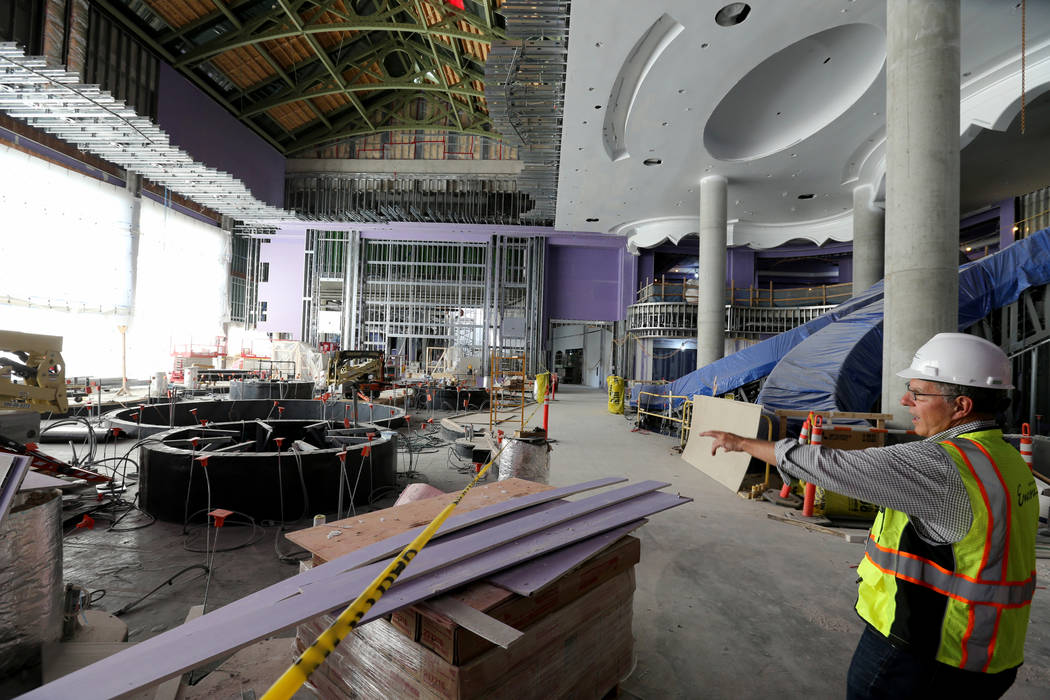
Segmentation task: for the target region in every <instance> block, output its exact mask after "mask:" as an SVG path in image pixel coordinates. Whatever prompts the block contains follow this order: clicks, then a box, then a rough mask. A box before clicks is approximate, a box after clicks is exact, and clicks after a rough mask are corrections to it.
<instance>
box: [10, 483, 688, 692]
mask: <svg viewBox="0 0 1050 700" xmlns="http://www.w3.org/2000/svg"><path fill="white" fill-rule="evenodd" d="M622 481H623V480H622V479H614V478H609V479H599V480H596V481H592V482H587V483H584V484H577V485H575V486H568V487H561V488H549V487H546V486H543V485H540V484H533V483H530V482H520V481H518V482H514V480H509V479H508V480H506V481H501V482H497V483H494V484H490V485H487V486H485V487H482V488H479V489H476V490H475V491H473V492H472V493H471V495H468V496H467V498H465V499H464V500H463V502H462V503H461V504H460V506H459V508H464V506H466V508H464V511H465V512H463V511H459V510H458V509H457V514H455V515H453V516H452V517H450V518H448V519H447V520H446V521H445V523H444V525H443V526H442V527H441V529H440V530H439V532H438V534H437V535H436V536H435V538H434V539H433V540H431V542H430V543H429V544H427V546H426V547H424V548H423V549H422V550H420V551H419V553H418V554H416V555H415V557H414V558H413V559H412V562H411V564H410V565H409V566H408V567H407V568H406V569H405V570H404V572H403V573H402V574H401V576H400V577H399V578H398V581H397V584H396V585H394V586H393V587H391V589H390V590H389V591H388V592H387V593H386V594H385V595H384V596H383V597H382V598H380V599H379V600H378V601H377V602H376V604H375V605H374V606H373V607H372V608H371V610H370V611H369V612H368V613H367V614H366V615H365V616H364V617H363V618H362V620H361V625H367V624H368V623H373V624H376V625H379V627H377V628H376V629H377V630H378V631H377V632H375V635H379V634H380V633H381V630H384V629H386V628H385V627H384V625H386V624H387V623H386V622H385V621H384V620H382V618H383V617H384V616H388V615H391V614H392V613H393V612H395V611H397V610H401V609H402V608H405V607H410V606H413V605H416V604H418V603H421V602H422V601H427V600H433V599H435V598H438V597H440V596H442V594H444V593H448V592H450V591H454V590H456V589H459V588H461V587H463V586H464V585H466V584H468V583H471V582H475V581H479V580H483V579H485V578H486V577H493V578H492V581H494V582H496V584H495V585H501V586H503V587H505V588H507V589H508V590H511V591H513V590H514V589H513V588H512V587H511V586H519V587H520V588H519V589H518V591H516V593H517V595H523V596H530V595H532V594H533V593H536V592H538V591H539V592H542V590H543V588H544V586H546V585H549V584H550V583H552V582H553V581H554V580H556V579H558V578H561V577H562V576H563V575H565V574H566V573H568V572H569V571H572V570H573V569H575V568H576V567H577V566H579V565H580V564H581V563H583V562H584V561H586V560H587V559H589V558H590V557H593V556H594V555H595V554H596V553H598V552H599V551H601V550H604V549H606V547H608V546H609V545H610V544H612V542H610V541H609V539H610V538H613V539H614V540H615V539H619V537H622V536H623V535H624V534H625V533H626V532H629V531H631V530H633V529H635V528H637V527H639V526H640V525H641V524H643V523H644V522H645V520H644V519H645V518H646V517H648V516H650V515H652V514H654V513H657V512H659V511H662V510H666V509H668V508H673V507H675V506H678V505H681V504H683V503H687V502H688V501H689V499H686V498H681V497H679V496H676V495H674V494H669V493H661V492H659V489H661V488H663V487H665V486H668V484H664V483H660V482H654V481H645V482H640V483H637V484H631V485H628V486H619V487H616V488H612V489H609V490H605V491H602V492H599V493H596V494H594V495H583V496H581V497H579V498H578V499H577V500H574V501H564V500H561V499H563V498H565V497H566V496H571V495H574V494H582V493H583V492H585V491H588V490H592V489H597V488H602V487H606V486H609V485H611V484H617V483H618V482H622ZM512 482H514V483H512ZM518 493H525V495H518V496H517V497H513V495H514V494H518ZM452 498H453V496H451V495H450V496H440V497H437V498H434V499H426V500H423V501H416V502H413V503H407V504H405V505H402V506H397V508H394V509H387V510H386V511H379V512H376V513H372V514H369V515H368V516H361V517H360V518H350V519H348V520H347V521H340V522H337V523H333V524H331V525H327V526H321V528H320V532H323V534H321V539H323V540H324V541H325V543H328V544H332V543H336V542H339V543H345V544H340V545H339V546H345V547H351V546H355V544H354V543H356V549H353V550H351V551H347V553H345V554H342V555H341V556H338V557H337V558H334V559H332V560H330V561H327V563H321V564H319V565H317V566H313V567H312V568H309V569H307V570H305V571H303V572H302V573H300V574H298V575H296V576H292V577H291V578H288V579H285V580H284V581H281V582H280V583H277V584H274V585H272V586H269V587H267V588H264V589H262V590H260V591H257V592H256V593H252V594H251V595H248V596H245V597H244V598H241V599H240V600H237V601H234V602H233V603H230V604H229V605H226V606H224V607H222V608H219V609H218V610H214V611H212V612H209V613H208V614H206V615H203V616H201V617H198V618H196V619H195V620H190V621H188V622H186V623H185V624H183V625H181V626H179V627H176V628H174V629H172V630H169V631H167V632H164V633H162V634H159V635H157V636H156V637H153V638H151V639H147V640H145V641H143V642H140V643H139V644H136V645H134V646H133V647H131V648H129V649H125V650H123V651H121V652H119V653H117V654H114V655H113V656H110V657H108V658H107V659H104V660H103V661H100V662H98V663H95V664H93V665H91V666H88V667H87V668H84V669H81V670H79V671H74V672H73V673H70V674H69V675H66V676H63V677H62V678H59V679H58V680H56V681H54V682H52V683H48V684H47V685H44V686H42V687H40V688H38V689H36V690H34V691H31V692H29V693H27V694H26V695H25V696H24V697H25V698H30V699H31V698H68V697H77V696H78V695H79V694H80V693H81V692H82V690H83V689H84V688H91V689H92V694H93V695H94V696H97V697H118V696H121V695H124V694H127V693H131V692H133V691H135V690H137V689H139V688H142V687H146V686H149V685H152V684H155V683H157V682H159V681H162V680H165V679H167V678H172V677H175V676H178V675H180V674H182V673H184V672H185V671H187V670H190V669H193V668H196V667H198V666H201V665H203V664H206V663H208V662H209V661H212V660H214V659H217V658H221V657H225V656H227V655H229V654H231V653H232V652H234V651H236V650H237V649H240V648H242V647H245V646H247V645H248V644H251V643H252V642H254V641H257V640H259V639H263V638H265V637H268V636H271V635H273V634H274V633H276V632H277V631H279V630H282V629H286V628H289V627H292V626H294V625H299V624H304V623H305V624H317V625H321V624H324V621H323V619H322V620H320V621H316V620H315V618H318V617H319V616H324V615H326V614H328V613H330V612H331V611H333V610H338V609H341V608H343V607H345V606H346V605H347V604H348V603H349V602H350V601H351V600H353V599H354V598H356V597H357V595H358V594H360V593H361V592H362V591H364V590H365V589H366V588H367V586H368V584H369V583H370V582H371V581H372V580H374V579H375V578H376V576H378V575H379V574H380V573H381V572H382V571H383V570H384V569H385V568H386V565H387V562H388V561H389V560H390V559H391V558H392V557H393V556H394V555H396V554H397V552H399V551H400V550H401V549H402V548H404V547H405V546H406V545H408V544H409V543H410V542H411V541H412V540H413V539H414V538H415V537H416V535H417V534H418V533H419V532H420V531H421V529H422V527H423V526H424V525H426V524H427V523H428V522H429V520H430V517H432V515H431V516H430V517H427V515H426V514H424V513H423V511H422V510H421V508H420V506H421V504H426V503H427V502H428V501H436V502H438V503H435V504H431V507H433V508H436V510H434V511H433V514H436V513H437V512H438V511H439V510H440V509H441V508H442V507H443V506H444V505H445V503H446V502H447V501H446V499H449V500H450V499H452ZM503 499H509V500H503ZM468 500H470V503H469V504H468ZM365 518H369V519H370V520H371V521H372V525H373V526H374V528H373V529H372V530H371V531H369V532H365V531H364V530H363V527H362V526H363V525H365V524H366V523H361V522H357V521H358V520H364V519H365ZM355 527H357V529H356V530H355V529H354V528H355ZM311 530H316V528H311ZM382 530H385V532H383V531H382ZM337 531H338V532H339V533H340V534H339V535H331V534H330V533H332V532H337ZM301 532H310V531H301ZM293 534H299V533H293ZM318 534H319V533H318V532H314V533H311V537H316V536H317V535H318ZM304 537H305V536H304ZM384 537H385V539H384ZM290 539H294V540H296V541H301V540H302V539H303V538H301V537H291V538H290ZM306 539H310V538H306ZM326 553H327V554H329V555H332V552H331V550H326ZM321 558H324V557H321ZM520 566H525V567H527V568H526V569H524V571H523V570H521V569H519V570H518V571H517V572H516V573H515V574H514V575H513V576H511V575H509V573H508V571H507V570H508V569H511V570H512V569H514V568H515V567H520ZM552 576H553V578H552ZM515 578H517V581H516V582H515ZM499 581H502V583H499ZM537 586H538V587H537ZM630 590H633V577H632V576H631V572H630V571H626V570H625V571H623V572H622V573H620V574H616V575H614V576H613V577H612V578H610V579H608V580H607V581H605V582H604V583H602V584H601V585H599V586H597V587H595V588H593V589H591V590H589V591H587V592H586V593H583V594H581V595H580V596H579V597H577V598H576V599H575V600H574V601H572V602H571V603H570V602H568V601H566V605H564V606H563V607H562V608H560V610H562V611H565V615H566V616H569V615H570V613H571V614H574V615H575V617H552V616H546V617H544V618H543V619H540V620H538V621H537V622H535V623H533V624H532V625H529V626H528V627H527V630H522V632H526V633H525V634H522V635H520V636H516V632H514V630H512V629H511V628H510V627H509V626H508V625H506V624H505V623H502V622H499V621H498V620H496V619H494V618H490V620H491V622H489V623H487V626H488V628H490V629H496V630H499V631H500V633H501V634H502V635H503V636H502V637H500V641H501V643H504V644H506V645H507V646H508V647H509V648H507V649H504V648H503V647H499V648H497V649H495V650H490V651H489V652H486V653H483V654H482V655H481V656H478V657H477V658H475V659H473V660H472V661H470V662H468V664H467V666H458V667H457V668H459V669H461V670H462V669H464V668H467V667H470V666H471V665H476V666H478V667H480V666H482V665H484V664H483V663H482V661H483V660H484V659H486V657H487V655H488V654H490V653H492V652H493V651H498V652H513V650H514V646H515V645H523V644H526V645H535V644H538V643H542V642H543V640H546V643H554V640H557V639H563V640H564V641H565V642H566V644H570V643H574V642H575V640H577V639H582V638H583V636H582V630H581V629H580V628H581V625H583V626H585V625H587V624H590V625H594V624H598V625H599V627H598V628H596V629H594V630H591V631H590V632H588V633H589V634H591V636H593V637H595V638H596V639H602V640H611V639H613V638H614V637H613V633H612V632H611V631H610V629H609V628H608V626H611V625H614V622H613V621H612V620H611V619H605V618H612V617H614V616H615V617H616V618H617V619H619V620H620V621H621V624H624V625H627V627H626V632H625V633H624V632H623V628H617V629H620V630H621V633H622V634H624V639H626V638H629V634H630V628H629V620H630V614H629V595H630V593H629V591H630ZM530 591H531V593H530ZM609 601H611V603H609ZM595 605H598V606H599V609H596V608H595V607H592V606H595ZM462 607H469V605H466V606H460V612H461V611H462ZM443 610H447V608H443ZM475 612H477V611H475ZM455 614H457V615H458V614H459V613H458V612H457V613H455ZM598 618H602V619H600V620H599V619H598ZM552 620H553V622H552ZM565 620H569V621H570V623H571V622H572V620H590V622H587V623H580V624H579V625H577V624H575V623H572V624H569V623H566V622H565ZM566 624H569V626H568V627H566V626H565V625H566ZM544 625H547V626H546V627H543V626H544ZM551 625H554V626H555V627H556V629H552V628H551ZM497 626H499V627H497ZM479 628H481V626H480V625H479V626H478V627H477V628H475V629H474V632H475V633H476V632H478V630H479ZM363 629H367V627H365V628H363ZM588 629H590V628H588ZM508 630H509V633H508ZM570 630H577V632H576V633H573V632H570ZM533 631H535V632H536V635H535V636H533V637H530V639H529V640H526V637H528V636H529V634H528V633H531V632H533ZM394 633H396V634H397V635H399V636H400V637H403V643H404V644H406V645H415V646H412V647H408V648H411V649H412V650H413V653H419V654H420V655H422V654H423V652H422V651H420V650H425V651H426V653H428V654H430V653H433V652H432V651H431V650H428V649H426V647H423V646H422V645H420V644H419V643H418V642H416V641H414V640H412V639H409V638H408V637H404V636H403V635H401V633H400V632H394ZM559 635H561V636H559ZM492 636H497V635H492ZM511 637H515V639H514V640H511ZM357 639H360V637H358V638H357ZM537 640H540V641H539V642H538V641H537ZM354 643H355V642H354V641H351V642H348V646H349V645H352V644H354ZM581 644H582V642H581ZM342 646H343V645H340V649H341V648H342ZM606 646H607V644H606ZM621 646H622V645H621ZM417 647H418V649H417ZM538 648H539V647H535V646H525V647H522V649H523V650H527V649H533V650H535V649H538ZM618 648H619V647H618ZM621 650H622V649H621ZM567 651H568V650H567ZM551 652H552V650H551V649H546V650H544V651H543V652H542V654H540V656H543V657H545V658H548V660H549V657H550V656H551ZM514 653H516V652H514ZM602 653H605V652H604V651H603V652H602ZM617 653H619V651H618V652H617ZM522 654H523V659H528V660H529V662H532V663H535V662H536V661H537V659H536V658H535V657H536V653H535V651H532V652H529V653H524V651H523V652H522ZM333 656H335V655H333ZM599 656H601V654H597V653H588V654H585V656H584V657H580V658H576V657H574V658H576V661H575V662H574V663H575V664H577V665H580V666H584V665H590V667H591V668H593V669H595V670H593V671H588V673H594V674H597V673H605V670H604V668H600V667H603V665H604V664H605V661H606V660H603V659H599V658H598V657H599ZM555 657H557V655H555ZM387 658H389V657H387ZM426 658H438V659H439V660H443V659H441V657H437V656H436V655H435V657H426ZM523 659H518V658H517V657H515V658H514V659H511V660H509V661H507V662H506V663H508V664H516V666H514V668H516V669H526V668H527V667H526V666H524V665H521V664H524V663H525V661H524V660H523ZM289 661H291V659H289ZM420 663H422V661H421V662H420ZM446 663H447V662H446ZM489 663H491V662H489ZM420 668H422V666H420ZM485 668H486V671H485V672H486V673H489V674H492V673H494V671H493V668H494V666H485ZM397 670H398V671H399V672H400V673H401V676H404V675H405V673H404V670H403V669H401V668H398V669H397ZM503 670H504V671H507V672H509V671H511V667H509V666H505V667H504V668H503ZM459 672H461V671H457V673H459ZM523 672H524V671H523ZM420 673H423V671H422V670H421V671H420ZM479 673H480V672H479ZM613 675H615V674H609V677H612V676H613ZM457 678H459V680H457V681H456V683H455V685H454V686H453V687H452V691H454V692H455V693H460V695H459V696H460V697H466V696H467V695H465V694H464V693H472V692H474V690H473V689H474V688H475V686H474V685H470V683H474V682H477V683H481V682H482V681H481V680H479V679H481V678H483V676H481V675H478V676H473V677H471V679H469V680H470V683H468V682H467V680H464V679H463V678H462V677H457ZM591 678H592V680H587V679H586V678H581V679H580V680H579V683H581V684H582V685H580V686H579V687H592V685H593V683H594V681H593V678H594V676H591ZM617 678H618V677H617ZM464 689H465V690H464ZM516 690H517V691H519V692H518V697H521V694H520V691H521V688H520V685H519V687H518V688H517V689H516ZM452 691H450V692H452ZM407 692H408V691H407V690H403V689H402V687H401V686H398V687H394V688H389V689H386V690H384V691H383V692H382V693H381V695H382V696H383V697H401V696H403V695H404V694H405V693H407ZM437 696H438V697H441V695H440V694H438V695H437ZM446 696H448V694H446Z"/></svg>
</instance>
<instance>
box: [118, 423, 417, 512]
mask: <svg viewBox="0 0 1050 700" xmlns="http://www.w3.org/2000/svg"><path fill="white" fill-rule="evenodd" d="M369 434H371V435H372V437H371V438H370V437H369ZM278 438H281V439H282V444H281V445H280V447H279V446H278V444H277V439H278ZM193 440H197V446H196V447H194V446H193V442H192V441H193ZM366 447H367V448H368V449H367V450H366V449H365V448H366ZM278 450H279V451H278ZM344 451H345V452H346V455H345V467H344V463H343V461H342V460H340V458H339V456H338V455H339V453H341V452H344ZM366 452H367V453H368V454H367V455H366V454H365V453H366ZM140 455H141V456H140V462H139V505H140V506H141V507H142V508H143V509H144V510H145V511H146V512H148V513H149V514H151V515H153V516H154V517H156V518H158V519H160V520H165V521H168V522H183V521H184V518H185V517H186V514H187V512H188V513H189V516H190V519H191V520H192V521H194V522H202V521H203V519H204V516H203V514H204V513H205V512H207V510H208V509H209V508H210V509H211V510H215V509H217V508H223V509H226V510H232V511H236V512H239V513H244V514H245V515H249V516H251V517H252V518H255V519H256V520H280V519H281V517H282V516H281V512H282V499H283V512H284V519H285V520H286V521H295V520H298V519H299V518H300V517H304V516H308V515H313V514H316V513H326V514H327V513H334V512H335V511H336V508H337V506H338V502H339V493H340V489H341V488H342V493H343V508H344V511H345V510H346V509H348V508H349V506H350V501H351V493H352V494H353V502H354V504H355V505H358V506H361V505H366V504H368V503H369V502H370V501H371V500H372V499H371V496H372V495H373V494H375V493H377V492H378V491H380V490H387V489H391V488H393V487H394V486H395V483H396V471H397V470H396V457H397V450H396V445H395V442H394V441H393V440H392V439H390V437H385V436H383V434H382V433H381V432H380V429H379V427H378V426H375V425H368V424H363V425H360V426H353V427H350V428H346V427H344V424H343V423H342V422H341V421H310V420H267V421H262V420H254V421H233V422H221V423H209V424H208V426H207V427H201V426H196V427H183V428H175V429H174V430H168V431H165V432H162V433H159V434H157V435H155V436H154V439H152V440H150V441H148V442H146V443H145V444H143V445H142V448H141V453H140ZM202 458H207V462H206V464H204V463H203V462H202ZM191 470H192V474H191ZM205 470H207V475H205ZM209 493H210V496H209ZM187 494H188V495H187ZM304 496H305V500H304ZM187 499H188V501H189V506H188V510H187V505H186V503H187ZM195 513H196V517H194V514H195Z"/></svg>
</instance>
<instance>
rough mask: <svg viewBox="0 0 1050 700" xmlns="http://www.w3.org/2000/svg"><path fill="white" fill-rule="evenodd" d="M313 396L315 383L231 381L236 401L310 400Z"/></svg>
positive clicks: (258, 380)
mask: <svg viewBox="0 0 1050 700" xmlns="http://www.w3.org/2000/svg"><path fill="white" fill-rule="evenodd" d="M313 395H314V383H313V382H296V381H292V382H278V381H266V380H262V379H234V380H232V381H230V398H231V399H233V400H234V401H242V400H244V401H247V400H250V399H278V400H284V399H309V398H312V397H313Z"/></svg>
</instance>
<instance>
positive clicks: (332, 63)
mask: <svg viewBox="0 0 1050 700" xmlns="http://www.w3.org/2000/svg"><path fill="white" fill-rule="evenodd" d="M119 2H120V3H122V7H121V8H120V9H121V10H122V11H124V12H125V13H127V16H128V17H133V19H134V21H136V22H137V23H138V24H139V26H141V25H142V23H143V22H145V23H147V24H148V25H149V27H150V28H151V29H152V30H153V31H152V35H153V38H154V39H155V40H156V41H157V43H158V45H159V46H160V47H161V48H162V49H163V51H164V52H165V53H167V54H169V55H171V56H174V57H175V62H176V64H177V67H178V68H179V69H180V70H182V71H183V72H184V73H185V74H187V75H188V76H189V77H191V78H192V79H194V80H195V81H197V82H198V83H202V81H203V82H206V83H207V86H208V87H209V88H210V89H212V90H218V91H220V92H221V93H222V96H223V97H224V98H225V99H226V101H227V106H228V107H229V106H230V105H232V106H233V109H234V110H235V114H236V116H238V117H239V118H240V119H241V120H242V121H244V122H245V123H246V124H248V125H249V126H250V127H251V128H253V129H255V130H256V131H258V132H260V133H262V134H263V135H264V136H265V137H266V138H267V139H268V140H270V142H271V143H274V145H276V146H277V147H278V148H279V149H281V150H282V151H284V152H286V153H290V152H294V151H295V150H297V149H298V148H306V147H317V146H318V145H320V144H321V143H323V142H324V141H325V140H329V141H336V140H338V139H339V138H341V137H343V136H345V137H347V138H350V137H357V136H361V135H362V134H366V133H368V132H369V131H373V132H375V133H381V132H384V131H392V130H393V131H397V130H405V129H409V130H410V129H422V128H428V129H432V128H445V129H450V130H456V131H461V132H463V133H473V134H481V133H484V132H488V133H490V134H491V133H492V132H491V122H490V121H489V119H488V111H487V106H486V103H485V99H484V97H483V94H484V84H483V82H482V80H481V76H482V75H483V73H484V63H485V60H486V58H487V57H488V53H489V48H490V46H491V41H492V40H493V39H494V38H499V37H501V36H502V29H501V24H502V18H501V17H500V16H499V15H498V14H497V11H498V9H499V8H500V7H501V6H502V4H503V0H477V1H476V2H471V1H470V0H468V1H467V3H466V8H467V9H466V10H459V9H457V8H454V7H453V6H451V5H449V4H448V3H447V1H446V0H119ZM485 3H488V7H487V8H486V6H485ZM493 18H494V19H495V20H496V25H497V26H495V27H492V26H489V22H490V21H492V19H493ZM161 24H163V27H161V26H160V25H161ZM385 24H396V25H397V29H396V30H393V29H382V25H385ZM325 25H331V26H332V27H333V29H332V30H331V31H324V29H323V28H324V26H325ZM355 26H361V27H362V28H361V29H355V28H354V27H355ZM304 29H306V30H308V31H304ZM474 37H476V38H474ZM355 57H356V60H355ZM366 85H367V86H369V87H370V88H371V86H375V87H374V89H367V90H362V89H361V88H362V87H363V86H366ZM417 85H418V87H415V86H417ZM464 89H467V90H470V91H473V92H474V94H462V91H463V90H464ZM318 93H319V94H318ZM413 99H415V100H417V101H419V100H421V101H423V102H425V103H426V107H422V106H420V107H419V108H417V109H411V108H408V103H409V102H410V101H411V100H413ZM441 105H443V107H442V106H441ZM236 110H240V113H237V112H236ZM442 110H443V112H444V116H441V115H442ZM420 113H421V114H425V115H427V119H428V120H429V121H426V122H425V123H422V122H420V121H419V120H420V118H418V117H417V118H412V117H410V116H406V115H412V114H420ZM435 115H437V116H436V117H435ZM435 119H437V120H438V121H437V122H436V123H435V121H434V120H435ZM492 135H496V134H492ZM496 136H498V135H496Z"/></svg>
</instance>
